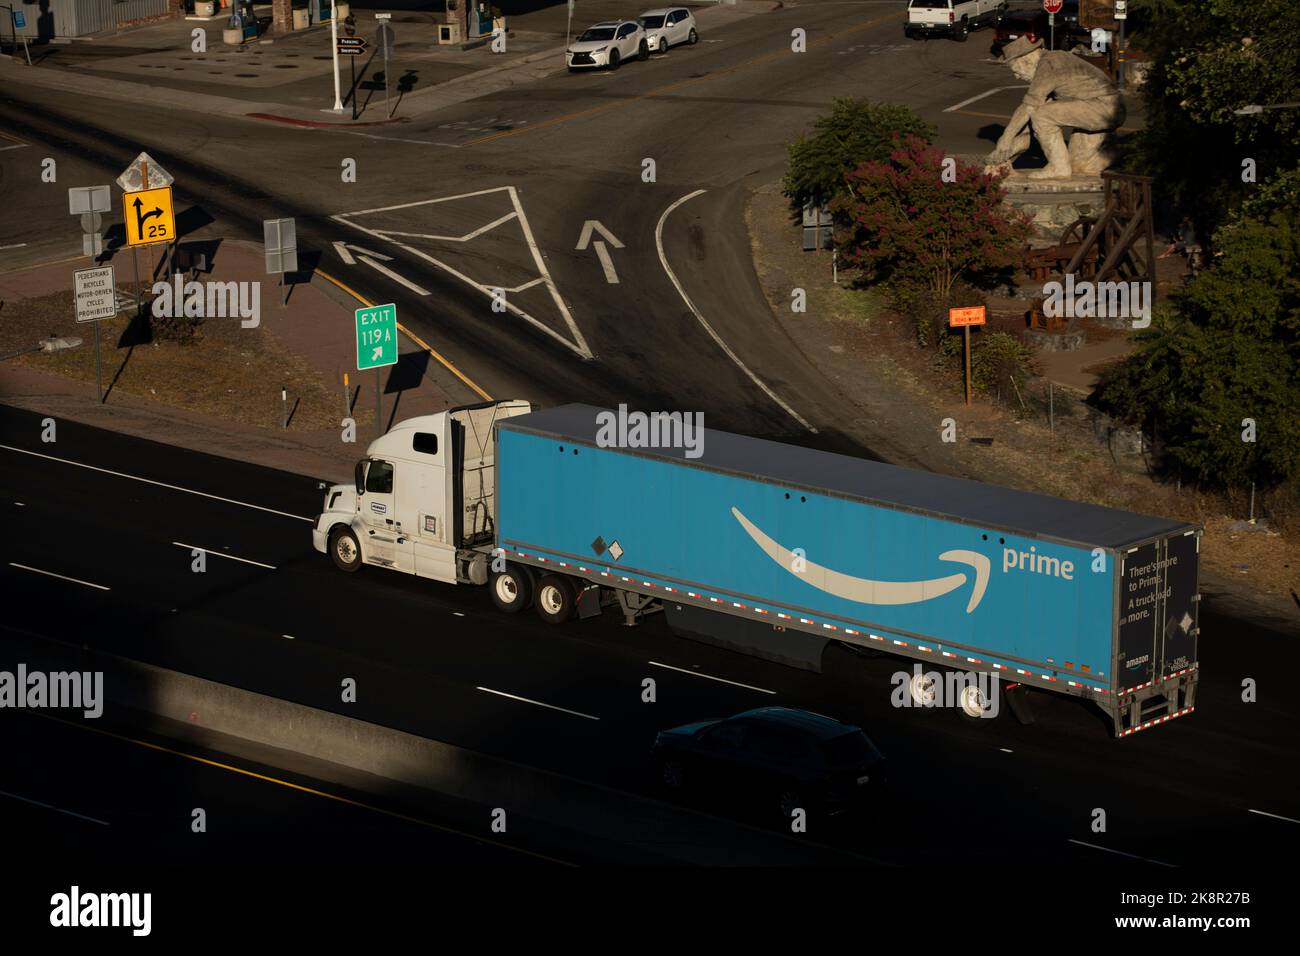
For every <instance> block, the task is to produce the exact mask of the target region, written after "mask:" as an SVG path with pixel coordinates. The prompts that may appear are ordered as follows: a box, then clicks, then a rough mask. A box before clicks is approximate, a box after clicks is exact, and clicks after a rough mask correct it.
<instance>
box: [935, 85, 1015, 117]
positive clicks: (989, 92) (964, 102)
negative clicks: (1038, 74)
mask: <svg viewBox="0 0 1300 956" xmlns="http://www.w3.org/2000/svg"><path fill="white" fill-rule="evenodd" d="M1027 89H1029V87H1028V86H995V87H993V89H991V90H986V91H985V92H983V93H980V94H978V95H976V96H972V97H971V98H970V99H968V100H962V101H961V102H960V103H958V104H957V105H956V106H950V107H948V108H947V109H946V110H944V112H945V113H952V112H954V111H956V110H959V109H961V108H962V107H963V106H970V105H971V104H972V103H974V102H976V101H978V100H982V99H984V97H986V96H992V95H993V94H994V93H1001V92H1002V91H1003V90H1027Z"/></svg>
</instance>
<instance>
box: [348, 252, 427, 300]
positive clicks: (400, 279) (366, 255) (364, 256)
mask: <svg viewBox="0 0 1300 956" xmlns="http://www.w3.org/2000/svg"><path fill="white" fill-rule="evenodd" d="M334 251H335V252H337V253H338V254H339V258H340V259H342V260H343V261H344V262H346V263H347V264H348V265H350V266H354V265H356V264H357V260H358V259H360V260H361V261H362V262H363V263H365V264H366V265H368V266H370V268H372V269H374V270H375V271H376V272H380V273H383V274H384V275H386V276H388V278H390V279H392V280H393V281H394V282H397V283H400V284H401V285H404V286H406V287H407V288H408V289H410V290H411V291H412V292H414V293H415V294H416V295H428V294H429V290H428V289H422V288H420V287H419V286H418V285H416V284H415V283H414V282H412V281H411V280H410V279H408V278H406V277H405V276H401V275H398V274H397V273H396V272H394V271H393V270H392V269H389V268H388V267H387V266H381V265H380V264H379V263H378V262H376V261H375V260H376V259H383V260H384V261H385V262H392V261H393V257H392V256H386V255H384V254H383V253H381V252H372V251H371V250H369V249H366V248H363V247H362V246H356V245H353V244H352V243H350V242H335V243H334ZM354 252H355V253H356V256H355V257H354V256H353V255H352V253H354Z"/></svg>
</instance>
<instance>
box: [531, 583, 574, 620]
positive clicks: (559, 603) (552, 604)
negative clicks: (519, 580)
mask: <svg viewBox="0 0 1300 956" xmlns="http://www.w3.org/2000/svg"><path fill="white" fill-rule="evenodd" d="M577 601H578V592H577V589H576V588H574V586H573V582H572V581H570V580H569V579H568V578H566V577H565V576H564V575H562V574H548V575H546V576H545V577H544V578H542V580H541V581H540V582H539V583H538V585H537V613H538V614H539V615H541V618H542V620H543V621H545V622H546V623H547V624H563V623H564V622H565V621H567V620H568V619H569V618H571V617H573V607H574V605H575V604H577Z"/></svg>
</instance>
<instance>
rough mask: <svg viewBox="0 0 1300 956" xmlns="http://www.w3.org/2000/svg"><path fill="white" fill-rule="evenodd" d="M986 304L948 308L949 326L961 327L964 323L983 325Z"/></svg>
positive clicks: (952, 327) (953, 327)
mask: <svg viewBox="0 0 1300 956" xmlns="http://www.w3.org/2000/svg"><path fill="white" fill-rule="evenodd" d="M983 324H984V306H982V305H971V306H966V307H965V308H961V309H949V310H948V327H949V328H951V329H959V328H961V327H962V326H964V325H983Z"/></svg>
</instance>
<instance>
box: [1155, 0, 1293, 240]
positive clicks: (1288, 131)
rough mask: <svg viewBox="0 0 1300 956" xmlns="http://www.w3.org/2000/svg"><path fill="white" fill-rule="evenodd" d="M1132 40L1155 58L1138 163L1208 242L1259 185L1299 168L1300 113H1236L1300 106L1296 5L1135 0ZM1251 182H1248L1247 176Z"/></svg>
mask: <svg viewBox="0 0 1300 956" xmlns="http://www.w3.org/2000/svg"><path fill="white" fill-rule="evenodd" d="M1131 7H1132V18H1131V21H1130V22H1131V23H1132V24H1133V25H1134V27H1135V29H1136V31H1137V33H1136V43H1137V44H1138V45H1139V46H1141V47H1142V48H1143V49H1145V50H1147V52H1149V53H1151V54H1152V55H1153V56H1154V58H1155V60H1154V63H1153V66H1152V69H1151V72H1150V73H1149V74H1148V79H1147V83H1146V86H1145V87H1144V88H1143V98H1144V100H1145V106H1146V116H1147V121H1146V128H1145V129H1144V130H1143V132H1142V133H1141V134H1139V136H1138V137H1137V144H1136V145H1137V151H1136V157H1135V164H1136V166H1137V167H1138V169H1139V171H1141V172H1145V173H1149V174H1151V175H1153V176H1155V177H1156V188H1157V190H1158V191H1159V193H1160V195H1161V196H1162V197H1163V198H1164V199H1166V200H1167V201H1169V202H1170V203H1171V204H1172V206H1173V207H1174V208H1176V209H1179V210H1187V211H1189V212H1191V213H1192V214H1193V217H1194V219H1195V221H1196V225H1197V230H1198V232H1199V233H1200V234H1201V235H1202V236H1210V235H1212V234H1213V233H1214V231H1215V230H1216V229H1217V228H1218V227H1219V226H1220V225H1222V224H1223V223H1224V222H1225V221H1226V219H1227V218H1228V216H1229V214H1230V212H1231V210H1232V209H1234V208H1235V207H1236V206H1237V205H1238V204H1239V203H1240V202H1241V201H1242V200H1243V199H1245V198H1246V197H1247V196H1249V195H1251V194H1252V193H1254V192H1255V191H1256V190H1258V189H1259V188H1260V187H1259V185H1255V184H1254V183H1251V182H1248V181H1245V180H1244V179H1243V173H1244V172H1245V171H1246V169H1245V165H1246V164H1247V160H1250V161H1252V162H1253V166H1254V177H1255V180H1256V182H1257V183H1258V184H1264V183H1267V182H1271V181H1273V180H1274V179H1276V178H1277V177H1278V176H1280V175H1282V174H1284V173H1285V172H1286V171H1287V170H1293V169H1295V167H1296V157H1297V155H1298V154H1300V109H1277V110H1264V111H1262V112H1259V113H1255V114H1250V115H1238V114H1237V112H1236V111H1237V110H1239V109H1241V108H1243V107H1246V106H1251V105H1259V106H1267V105H1271V104H1279V103H1295V102H1297V101H1300V6H1297V4H1296V3H1295V0H1249V2H1244V3H1243V2H1240V0H1134V3H1133V4H1132V5H1131ZM1247 178H1248V177H1247Z"/></svg>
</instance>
